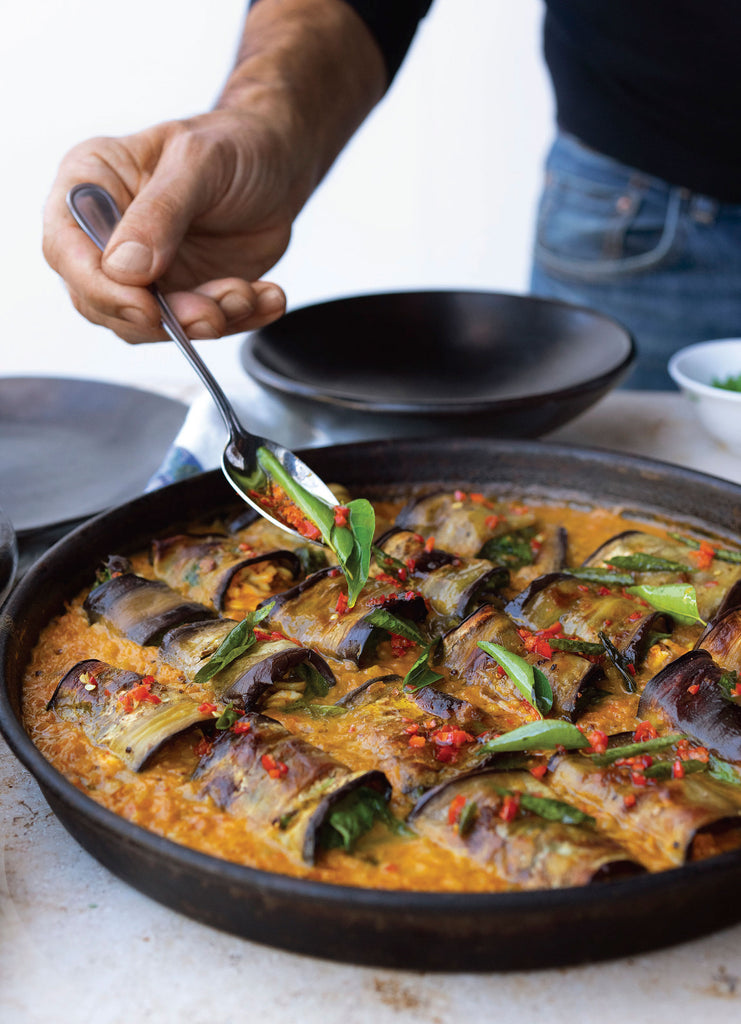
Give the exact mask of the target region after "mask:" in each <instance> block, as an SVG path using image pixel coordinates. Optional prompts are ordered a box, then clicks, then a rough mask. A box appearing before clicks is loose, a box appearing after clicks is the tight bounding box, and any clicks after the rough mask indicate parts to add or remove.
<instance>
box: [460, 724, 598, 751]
mask: <svg viewBox="0 0 741 1024" xmlns="http://www.w3.org/2000/svg"><path fill="white" fill-rule="evenodd" d="M588 746H589V740H588V739H587V738H586V736H585V735H584V733H582V732H581V731H580V730H579V729H577V727H576V726H575V725H572V724H571V722H563V721H561V720H560V719H558V718H544V719H542V721H540V722H528V723H527V725H521V726H519V727H518V728H517V729H511V730H510V731H509V732H505V733H502V735H501V736H497V737H496V738H495V739H493V740H487V741H486V743H482V744H481V746H480V747H479V753H481V754H496V753H497V752H498V751H504V750H555V749H556V747H566V749H567V750H576V749H578V748H580V747H588Z"/></svg>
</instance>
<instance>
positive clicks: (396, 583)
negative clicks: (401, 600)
mask: <svg viewBox="0 0 741 1024" xmlns="http://www.w3.org/2000/svg"><path fill="white" fill-rule="evenodd" d="M376 579H377V580H380V582H381V583H390V584H391V586H392V587H400V586H401V581H400V580H399V579H398V578H397V577H396V576H389V574H388V573H387V572H379V574H378V575H377V576H376Z"/></svg>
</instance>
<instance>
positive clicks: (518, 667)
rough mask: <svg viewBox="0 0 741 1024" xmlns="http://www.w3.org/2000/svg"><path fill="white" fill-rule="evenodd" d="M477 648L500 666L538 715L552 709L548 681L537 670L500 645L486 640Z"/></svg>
mask: <svg viewBox="0 0 741 1024" xmlns="http://www.w3.org/2000/svg"><path fill="white" fill-rule="evenodd" d="M478 646H479V647H480V648H481V650H482V651H484V653H485V654H488V655H489V657H490V658H493V659H494V661H495V662H496V663H497V665H501V666H502V668H503V669H504V671H505V672H506V673H507V675H508V676H509V678H510V679H511V680H512V682H513V683H514V685H515V686H516V687H517V689H518V690H519V691H520V693H521V694H522V695H523V696H524V698H525V700H526V701H527V702H528V703H529V704H532V706H533V707H534V708H535V709H536V711H537V712H538V713H539V714H540V715H544V714H547V712H549V711H550V710H551V708H552V707H553V690H551V686H550V683H549V682H548V679H547V678H546V676H545V675H544V674H543V672H541V671H540V669H539V668H536V667H535V666H533V665H531V664H529V662H527V661H525V659H524V658H521V657H519V655H517V654H512V652H511V651H508V650H507V648H506V647H502V645H501V644H493V643H491V642H490V641H488V640H480V641H479V643H478Z"/></svg>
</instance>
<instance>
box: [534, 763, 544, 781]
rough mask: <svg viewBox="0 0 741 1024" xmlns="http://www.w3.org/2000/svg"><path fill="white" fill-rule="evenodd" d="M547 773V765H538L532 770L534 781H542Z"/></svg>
mask: <svg viewBox="0 0 741 1024" xmlns="http://www.w3.org/2000/svg"><path fill="white" fill-rule="evenodd" d="M547 771H548V765H547V764H536V765H535V766H534V767H533V768H531V769H530V774H531V775H532V776H533V778H534V779H542V778H543V776H544V775H545V773H546V772H547Z"/></svg>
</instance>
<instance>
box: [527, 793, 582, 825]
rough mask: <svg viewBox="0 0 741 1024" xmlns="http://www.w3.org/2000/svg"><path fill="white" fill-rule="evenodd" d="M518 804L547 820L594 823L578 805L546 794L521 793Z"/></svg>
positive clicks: (576, 823) (567, 823)
mask: <svg viewBox="0 0 741 1024" xmlns="http://www.w3.org/2000/svg"><path fill="white" fill-rule="evenodd" d="M520 806H521V807H524V808H525V810H526V811H530V812H531V813H532V814H537V815H538V817H539V818H545V819H546V820H547V821H561V822H563V824H564V825H595V824H596V822H595V820H594V818H593V817H592V815H591V814H585V813H584V811H580V810H579V808H578V807H574V806H573V805H572V804H567V803H566V802H565V801H563V800H553V799H551V797H547V796H535V794H534V793H521V794H520Z"/></svg>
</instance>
